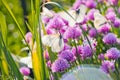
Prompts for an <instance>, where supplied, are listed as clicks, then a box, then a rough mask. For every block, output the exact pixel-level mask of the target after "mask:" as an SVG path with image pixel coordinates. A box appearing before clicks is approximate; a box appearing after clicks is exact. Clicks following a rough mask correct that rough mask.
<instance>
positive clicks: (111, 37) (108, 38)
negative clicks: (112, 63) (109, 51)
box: [103, 33, 117, 45]
mask: <svg viewBox="0 0 120 80" xmlns="http://www.w3.org/2000/svg"><path fill="white" fill-rule="evenodd" d="M103 42H104V43H105V44H111V45H112V44H115V43H116V42H117V38H116V36H115V34H113V33H108V34H106V35H105V36H104V37H103Z"/></svg>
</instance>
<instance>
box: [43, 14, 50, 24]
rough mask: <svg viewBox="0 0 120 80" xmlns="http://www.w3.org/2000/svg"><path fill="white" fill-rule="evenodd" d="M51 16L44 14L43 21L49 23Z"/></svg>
mask: <svg viewBox="0 0 120 80" xmlns="http://www.w3.org/2000/svg"><path fill="white" fill-rule="evenodd" d="M50 19H51V18H49V17H47V16H43V17H42V21H43V22H44V23H45V24H47V23H48V22H49V21H50Z"/></svg>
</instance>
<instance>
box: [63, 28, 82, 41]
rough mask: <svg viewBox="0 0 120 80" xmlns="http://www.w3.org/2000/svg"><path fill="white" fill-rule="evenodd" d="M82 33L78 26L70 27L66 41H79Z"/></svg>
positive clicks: (65, 35)
mask: <svg viewBox="0 0 120 80" xmlns="http://www.w3.org/2000/svg"><path fill="white" fill-rule="evenodd" d="M81 34H82V31H81V29H80V28H79V27H78V26H75V27H69V28H68V29H67V30H66V32H65V33H64V38H65V39H77V38H79V37H80V36H81Z"/></svg>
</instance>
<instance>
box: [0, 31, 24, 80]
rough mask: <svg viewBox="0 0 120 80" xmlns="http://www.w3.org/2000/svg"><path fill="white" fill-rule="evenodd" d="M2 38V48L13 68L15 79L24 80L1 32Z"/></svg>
mask: <svg viewBox="0 0 120 80" xmlns="http://www.w3.org/2000/svg"><path fill="white" fill-rule="evenodd" d="M0 38H1V40H2V43H3V45H2V43H0V45H1V46H2V49H3V52H4V54H5V57H6V60H7V62H8V64H9V66H10V68H11V70H12V71H13V73H14V75H15V77H16V78H17V79H18V80H23V76H22V75H21V73H20V71H19V69H18V67H17V65H16V63H15V62H14V60H13V58H12V56H11V54H10V51H9V50H8V49H7V47H6V45H5V42H4V40H3V37H2V34H1V32H0Z"/></svg>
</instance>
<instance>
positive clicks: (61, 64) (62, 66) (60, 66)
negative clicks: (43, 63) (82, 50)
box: [51, 58, 70, 72]
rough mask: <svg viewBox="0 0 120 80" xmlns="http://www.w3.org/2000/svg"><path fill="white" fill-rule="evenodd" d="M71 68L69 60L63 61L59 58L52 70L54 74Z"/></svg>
mask: <svg viewBox="0 0 120 80" xmlns="http://www.w3.org/2000/svg"><path fill="white" fill-rule="evenodd" d="M69 67H70V65H69V63H68V61H67V60H65V59H62V58H58V59H57V60H55V62H54V63H53V64H52V67H51V69H52V72H62V71H64V70H66V69H67V68H69Z"/></svg>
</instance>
